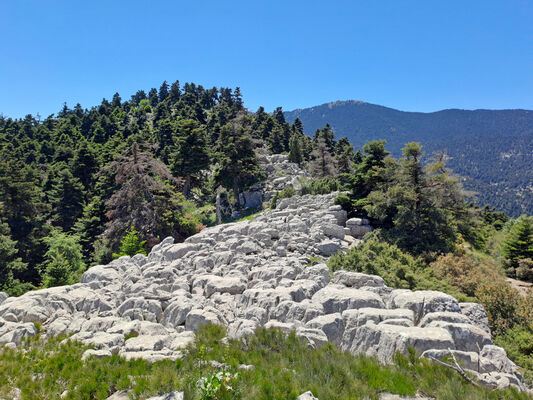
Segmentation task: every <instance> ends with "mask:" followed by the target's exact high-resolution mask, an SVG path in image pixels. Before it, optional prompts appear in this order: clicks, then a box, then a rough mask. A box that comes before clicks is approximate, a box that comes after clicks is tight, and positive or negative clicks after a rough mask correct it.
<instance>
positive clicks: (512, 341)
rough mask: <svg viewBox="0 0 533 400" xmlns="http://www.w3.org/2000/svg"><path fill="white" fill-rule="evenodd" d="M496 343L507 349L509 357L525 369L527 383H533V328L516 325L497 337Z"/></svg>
mask: <svg viewBox="0 0 533 400" xmlns="http://www.w3.org/2000/svg"><path fill="white" fill-rule="evenodd" d="M494 343H496V344H497V345H498V346H501V347H503V348H505V350H506V351H507V356H508V357H509V358H510V359H511V360H513V361H514V362H515V363H516V364H518V365H520V366H521V367H523V368H524V370H523V371H522V373H523V375H524V379H525V380H526V382H528V383H529V384H531V383H533V328H532V327H531V326H528V325H526V324H520V325H515V326H514V327H512V328H511V329H508V330H507V331H506V332H505V333H503V334H501V335H497V336H495V338H494Z"/></svg>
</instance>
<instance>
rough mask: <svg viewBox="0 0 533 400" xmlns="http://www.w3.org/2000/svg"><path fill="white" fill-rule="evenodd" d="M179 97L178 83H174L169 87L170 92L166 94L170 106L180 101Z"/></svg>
mask: <svg viewBox="0 0 533 400" xmlns="http://www.w3.org/2000/svg"><path fill="white" fill-rule="evenodd" d="M180 96H181V90H180V81H176V82H174V83H173V84H172V85H171V86H170V91H169V93H168V97H169V101H170V104H171V105H174V104H175V103H176V102H177V101H178V100H179V99H180Z"/></svg>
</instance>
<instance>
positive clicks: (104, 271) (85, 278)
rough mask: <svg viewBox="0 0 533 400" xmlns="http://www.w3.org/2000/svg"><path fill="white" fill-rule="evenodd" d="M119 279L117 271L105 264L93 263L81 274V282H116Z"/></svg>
mask: <svg viewBox="0 0 533 400" xmlns="http://www.w3.org/2000/svg"><path fill="white" fill-rule="evenodd" d="M119 280H120V275H119V273H118V271H117V270H116V269H115V268H113V267H110V266H107V265H95V266H94V267H91V268H89V269H88V270H87V271H85V272H84V273H83V275H82V276H81V283H91V282H96V283H102V282H104V283H105V282H116V281H119Z"/></svg>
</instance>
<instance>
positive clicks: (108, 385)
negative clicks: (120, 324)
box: [0, 325, 528, 400]
mask: <svg viewBox="0 0 533 400" xmlns="http://www.w3.org/2000/svg"><path fill="white" fill-rule="evenodd" d="M225 334H226V333H225V330H224V328H222V327H219V326H213V325H211V326H205V327H202V328H201V329H200V330H199V331H198V332H197V338H196V341H195V343H194V344H192V345H191V346H190V347H189V349H188V354H187V356H186V357H185V358H184V359H182V360H178V361H176V362H170V361H160V362H157V363H154V364H150V363H148V362H146V361H143V360H132V361H126V360H124V359H123V358H120V357H118V356H116V355H114V356H111V357H107V358H103V359H96V358H89V359H88V360H86V361H85V362H82V361H81V355H82V354H83V352H84V351H85V349H86V348H87V347H85V346H83V345H81V344H79V343H74V342H71V341H66V342H64V343H63V344H62V343H61V341H62V339H63V338H60V337H59V338H53V339H50V340H48V341H45V340H44V339H41V338H39V337H35V338H32V339H30V340H28V341H26V342H25V343H24V344H23V345H22V348H19V349H17V350H13V349H3V351H1V352H0V398H6V397H8V394H9V392H10V391H11V390H12V389H13V388H14V387H17V388H20V389H21V391H22V399H58V398H60V396H61V394H62V393H63V392H64V391H68V393H67V394H66V396H65V397H64V398H65V399H105V398H106V397H107V396H109V395H110V394H112V393H113V392H115V391H117V390H128V391H129V392H130V398H132V399H144V398H147V397H150V396H153V395H156V394H162V393H167V392H170V391H172V390H182V391H184V392H185V399H201V398H202V393H200V390H199V388H198V385H197V382H198V381H199V380H200V379H201V378H202V377H209V376H212V374H213V372H214V369H213V367H212V366H211V365H210V363H209V361H210V360H216V361H219V362H222V363H225V364H226V365H227V366H228V372H229V373H231V374H235V373H236V374H237V375H236V378H235V379H234V381H233V382H232V387H233V388H234V390H232V391H229V392H228V391H226V392H224V393H223V394H222V395H220V396H219V397H210V398H220V399H230V398H231V399H255V400H266V399H295V398H296V397H297V396H298V395H300V394H301V393H303V392H305V391H307V390H311V391H312V392H313V394H314V395H315V396H317V397H318V398H319V399H320V400H328V399H340V400H344V399H378V397H379V393H381V392H390V393H396V394H400V395H409V396H414V395H415V394H416V393H419V394H423V395H426V396H433V397H436V398H438V399H439V400H441V399H442V400H446V399H472V400H473V399H527V398H528V397H527V395H526V394H524V393H518V392H517V391H516V390H514V389H508V390H505V391H491V390H488V389H485V388H477V387H474V386H473V385H470V384H468V383H466V382H465V381H463V380H462V378H460V377H459V375H457V374H456V373H455V372H453V371H451V370H449V369H446V368H444V367H441V366H438V365H435V364H433V363H430V362H429V361H427V360H418V359H416V357H413V356H410V357H404V356H400V355H398V356H397V357H395V362H394V364H393V365H389V366H383V365H380V364H379V363H378V362H377V361H376V360H375V359H373V358H368V357H362V356H357V357H356V356H352V355H350V354H347V353H342V352H340V351H339V350H337V349H335V348H334V347H333V346H331V345H327V346H324V347H322V348H320V349H315V350H312V349H309V348H308V347H307V345H306V344H305V343H304V342H302V341H301V340H299V339H297V338H296V337H295V336H294V335H289V336H288V337H287V336H285V335H283V334H282V333H281V332H280V331H277V330H267V329H259V330H258V331H257V332H256V333H255V334H254V335H253V336H251V337H249V338H247V340H245V341H230V342H229V345H224V344H223V343H224V341H222V340H221V339H222V338H223V337H224V336H225ZM240 364H247V365H250V364H251V365H253V366H254V368H253V369H251V370H243V369H239V368H238V366H239V365H240ZM232 376H235V375H232ZM203 398H208V397H203Z"/></svg>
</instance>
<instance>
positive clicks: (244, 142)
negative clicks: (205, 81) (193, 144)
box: [214, 115, 264, 203]
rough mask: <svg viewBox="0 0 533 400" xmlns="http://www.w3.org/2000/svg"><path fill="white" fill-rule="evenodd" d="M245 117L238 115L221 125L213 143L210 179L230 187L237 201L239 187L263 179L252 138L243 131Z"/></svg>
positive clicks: (242, 187) (245, 127) (244, 187)
mask: <svg viewBox="0 0 533 400" xmlns="http://www.w3.org/2000/svg"><path fill="white" fill-rule="evenodd" d="M247 118H248V117H247V116H245V115H241V116H239V117H238V118H237V119H235V120H233V121H232V122H231V123H227V124H226V125H224V126H223V127H222V130H221V132H220V137H219V140H218V142H217V146H216V154H217V160H218V167H217V168H216V170H215V173H214V180H215V182H216V184H217V185H222V186H223V187H225V188H226V189H228V190H232V191H233V195H234V196H235V201H236V202H237V203H238V202H239V194H240V193H241V191H242V190H245V189H246V188H248V187H249V186H251V185H253V184H254V183H256V182H259V181H261V180H263V179H264V173H263V171H262V169H261V168H260V167H259V164H258V162H257V157H256V155H255V152H254V145H253V142H252V138H251V136H250V134H249V133H248V131H247V128H248V127H249V126H248V122H249V121H248V119H247Z"/></svg>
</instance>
